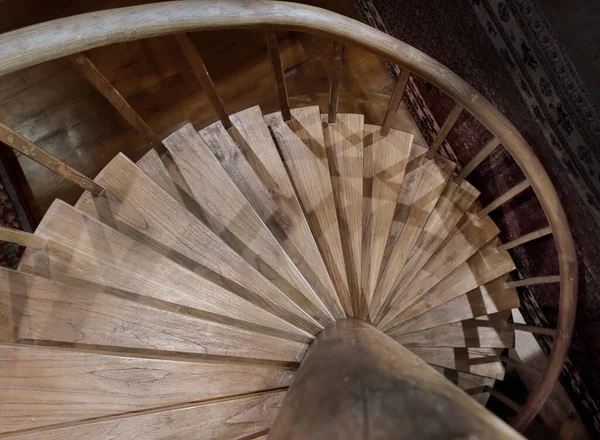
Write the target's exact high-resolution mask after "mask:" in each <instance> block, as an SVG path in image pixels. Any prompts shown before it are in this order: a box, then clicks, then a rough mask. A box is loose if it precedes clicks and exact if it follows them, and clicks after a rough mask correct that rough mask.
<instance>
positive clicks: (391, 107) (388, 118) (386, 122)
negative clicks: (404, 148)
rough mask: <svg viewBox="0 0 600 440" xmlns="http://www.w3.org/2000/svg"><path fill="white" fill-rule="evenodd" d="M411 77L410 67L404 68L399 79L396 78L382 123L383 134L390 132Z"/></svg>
mask: <svg viewBox="0 0 600 440" xmlns="http://www.w3.org/2000/svg"><path fill="white" fill-rule="evenodd" d="M409 79H410V71H409V70H408V69H402V71H401V72H400V75H398V79H397V80H396V85H395V86H394V91H393V92H392V96H391V98H390V103H389V104H388V108H387V111H386V112H385V116H384V117H383V124H382V125H381V135H382V136H387V135H388V134H389V132H390V126H391V124H392V117H393V115H395V114H396V112H397V111H398V108H399V107H400V102H401V101H402V97H403V96H404V90H405V89H406V85H407V84H408V80H409Z"/></svg>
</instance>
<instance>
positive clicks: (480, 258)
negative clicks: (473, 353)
mask: <svg viewBox="0 0 600 440" xmlns="http://www.w3.org/2000/svg"><path fill="white" fill-rule="evenodd" d="M498 243H499V240H498V239H497V238H496V239H493V240H492V241H490V242H489V243H488V244H486V245H485V246H483V247H482V248H481V249H480V250H478V251H477V252H476V253H475V254H474V255H473V256H471V257H470V258H469V259H468V260H467V261H465V262H464V263H462V264H461V265H460V266H458V267H457V268H456V269H454V271H452V273H451V274H450V275H448V276H446V277H445V278H444V279H443V280H442V281H440V282H439V283H437V284H436V285H435V286H434V287H433V288H431V289H430V290H429V291H428V292H427V293H426V294H425V295H423V296H422V297H421V298H420V299H419V300H418V301H417V302H415V303H414V304H413V305H412V306H409V307H407V308H406V309H405V310H404V311H402V312H401V313H400V314H399V315H398V316H396V317H395V318H394V320H393V321H392V323H391V324H390V326H389V327H390V328H391V327H392V326H398V325H400V324H402V323H404V322H408V321H410V320H412V319H416V318H417V317H418V316H419V315H422V314H424V313H428V312H430V311H431V312H432V311H434V310H435V309H436V308H438V307H439V306H441V305H443V304H445V303H447V302H449V301H452V300H454V299H455V298H458V297H461V296H462V297H464V298H463V300H464V299H465V298H466V295H467V294H469V293H470V292H471V295H470V296H469V297H468V299H470V300H472V301H473V302H472V303H469V304H466V308H465V313H468V311H469V310H471V309H472V311H473V313H477V310H479V308H478V307H479V306H480V305H481V306H484V304H485V303H482V301H483V300H484V297H485V301H489V299H490V295H492V296H493V297H494V298H498V300H499V302H498V306H500V305H501V304H502V303H506V304H512V305H513V306H514V295H512V293H511V292H514V290H511V291H509V292H507V293H506V295H504V296H503V295H502V294H501V293H497V292H498V291H499V289H498V287H501V286H500V285H498V284H494V285H493V288H491V289H487V292H483V291H482V292H481V293H480V295H479V297H478V295H477V293H476V291H478V290H479V287H480V286H483V285H485V284H487V283H490V282H492V281H493V280H495V279H497V278H500V277H502V275H505V274H507V273H509V272H511V271H512V270H514V269H515V264H514V262H513V260H512V258H511V256H510V254H509V253H508V252H506V251H503V252H499V251H498V250H497V247H498ZM502 284H503V283H502ZM490 287H492V286H490ZM484 290H485V289H484ZM503 300H505V301H503ZM458 304H461V301H457V302H455V303H454V305H453V306H451V308H449V309H448V311H449V310H456V311H457V312H458V309H456V306H458ZM485 307H488V306H484V308H485ZM490 313H494V312H490ZM490 313H480V315H488V314H490ZM438 316H440V315H438ZM475 316H478V315H475ZM440 317H441V316H440ZM470 317H472V316H470ZM465 319H468V318H465ZM459 320H461V319H459ZM444 323H447V322H444Z"/></svg>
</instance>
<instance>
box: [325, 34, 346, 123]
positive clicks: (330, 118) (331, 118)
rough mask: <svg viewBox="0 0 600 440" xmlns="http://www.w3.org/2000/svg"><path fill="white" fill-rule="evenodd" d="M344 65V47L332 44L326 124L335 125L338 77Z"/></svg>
mask: <svg viewBox="0 0 600 440" xmlns="http://www.w3.org/2000/svg"><path fill="white" fill-rule="evenodd" d="M343 64H344V45H343V44H340V43H336V42H335V41H334V42H333V62H332V63H331V65H332V68H331V86H330V87H329V109H328V112H327V122H329V123H330V124H335V121H336V119H337V110H338V95H339V91H340V75H341V73H342V66H343Z"/></svg>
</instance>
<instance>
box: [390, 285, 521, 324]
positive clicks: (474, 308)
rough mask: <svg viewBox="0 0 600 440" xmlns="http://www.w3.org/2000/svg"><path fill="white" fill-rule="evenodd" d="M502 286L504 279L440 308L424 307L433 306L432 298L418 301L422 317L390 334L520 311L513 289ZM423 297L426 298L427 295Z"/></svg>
mask: <svg viewBox="0 0 600 440" xmlns="http://www.w3.org/2000/svg"><path fill="white" fill-rule="evenodd" d="M505 283H506V277H505V276H502V277H500V278H497V279H495V280H494V281H491V282H489V283H488V284H484V285H483V286H479V287H477V288H475V289H473V290H471V291H470V292H468V293H467V294H465V295H460V296H457V297H456V298H453V299H451V300H450V301H448V302H446V303H444V304H442V305H439V306H431V307H427V306H426V304H435V303H436V301H435V300H434V297H432V298H431V301H429V300H423V299H421V301H420V302H419V303H418V304H420V305H422V309H423V313H421V314H419V315H418V316H415V317H414V318H412V319H409V320H407V321H406V322H403V323H401V324H398V325H396V326H394V327H393V328H392V329H391V330H390V331H393V332H394V334H396V335H399V334H404V333H412V332H416V331H419V330H425V329H428V328H433V327H439V326H441V325H445V324H451V323H453V322H459V321H464V320H466V319H471V318H476V317H478V316H484V315H491V314H494V313H498V312H502V311H504V310H511V309H515V308H519V307H520V302H519V295H518V294H517V291H516V289H514V288H509V289H507V288H506V286H505ZM449 288H450V287H449ZM426 296H429V293H428V294H427V295H426ZM411 309H412V307H411Z"/></svg>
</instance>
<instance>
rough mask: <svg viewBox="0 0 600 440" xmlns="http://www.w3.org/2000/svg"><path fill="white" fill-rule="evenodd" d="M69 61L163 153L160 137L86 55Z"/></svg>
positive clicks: (73, 57)
mask: <svg viewBox="0 0 600 440" xmlns="http://www.w3.org/2000/svg"><path fill="white" fill-rule="evenodd" d="M69 59H70V60H71V63H72V64H73V66H75V68H76V69H77V70H78V71H79V72H80V73H81V74H82V75H83V76H84V77H85V79H87V80H88V82H89V83H90V84H91V85H92V86H94V88H95V89H96V90H98V91H99V92H100V93H101V94H102V96H104V97H105V98H106V99H107V100H108V102H110V104H111V105H112V106H113V107H114V108H115V109H116V110H117V111H118V112H119V114H120V115H121V116H122V117H123V119H125V120H126V121H127V122H129V124H130V125H131V126H132V127H133V128H135V129H136V130H137V131H138V132H139V133H141V134H142V135H143V136H144V138H146V140H147V141H148V142H149V143H150V144H151V145H152V146H153V147H155V148H157V149H158V150H160V151H161V152H162V151H163V150H164V147H163V146H162V142H161V141H160V139H159V138H158V136H157V135H156V134H155V133H154V132H153V131H152V129H151V128H150V127H149V126H148V124H146V123H145V122H144V120H143V119H142V117H141V116H140V115H139V114H138V113H137V112H136V111H135V110H134V109H133V108H132V107H131V106H130V105H129V103H128V102H127V101H126V100H125V98H124V97H123V95H121V93H119V91H118V90H117V89H116V88H115V87H114V86H113V85H112V84H111V83H110V81H109V80H108V79H107V78H106V77H105V76H104V75H102V73H101V72H100V71H99V70H98V68H97V67H96V66H95V65H94V63H92V61H91V60H90V59H89V58H88V57H87V56H86V55H84V54H82V53H79V54H75V55H71V56H70V57H69Z"/></svg>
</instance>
